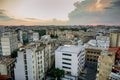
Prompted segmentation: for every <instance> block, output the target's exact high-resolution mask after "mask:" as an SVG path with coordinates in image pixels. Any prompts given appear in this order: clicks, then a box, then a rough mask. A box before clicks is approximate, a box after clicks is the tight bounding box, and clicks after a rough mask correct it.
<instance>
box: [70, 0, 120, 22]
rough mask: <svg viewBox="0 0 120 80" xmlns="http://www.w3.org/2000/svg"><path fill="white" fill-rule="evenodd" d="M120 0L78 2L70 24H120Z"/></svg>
mask: <svg viewBox="0 0 120 80" xmlns="http://www.w3.org/2000/svg"><path fill="white" fill-rule="evenodd" d="M119 4H120V1H119V0H85V1H82V2H76V3H75V4H74V6H75V7H76V9H75V10H73V11H72V12H71V13H70V14H69V22H68V24H120V16H119V14H120V10H119V9H120V5H119Z"/></svg>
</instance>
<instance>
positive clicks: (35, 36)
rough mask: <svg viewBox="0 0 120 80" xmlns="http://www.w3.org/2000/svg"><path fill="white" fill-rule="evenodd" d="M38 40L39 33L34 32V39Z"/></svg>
mask: <svg viewBox="0 0 120 80" xmlns="http://www.w3.org/2000/svg"><path fill="white" fill-rule="evenodd" d="M38 40H39V33H38V32H33V41H38Z"/></svg>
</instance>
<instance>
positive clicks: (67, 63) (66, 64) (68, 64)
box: [62, 62, 71, 65]
mask: <svg viewBox="0 0 120 80" xmlns="http://www.w3.org/2000/svg"><path fill="white" fill-rule="evenodd" d="M62 64H66V65H71V63H67V62H62Z"/></svg>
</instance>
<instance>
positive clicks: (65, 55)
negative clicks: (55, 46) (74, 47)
mask: <svg viewBox="0 0 120 80" xmlns="http://www.w3.org/2000/svg"><path fill="white" fill-rule="evenodd" d="M62 55H65V56H71V54H66V53H63V54H62Z"/></svg>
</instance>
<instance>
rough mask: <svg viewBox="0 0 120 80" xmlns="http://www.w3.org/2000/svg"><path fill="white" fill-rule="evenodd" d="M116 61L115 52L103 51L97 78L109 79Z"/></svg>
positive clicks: (100, 79)
mask: <svg viewBox="0 0 120 80" xmlns="http://www.w3.org/2000/svg"><path fill="white" fill-rule="evenodd" d="M114 61H115V53H113V52H108V51H103V52H102V54H101V56H100V57H99V59H98V66H97V72H98V73H97V75H96V80H109V75H110V73H111V70H112V65H113V64H114Z"/></svg>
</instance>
